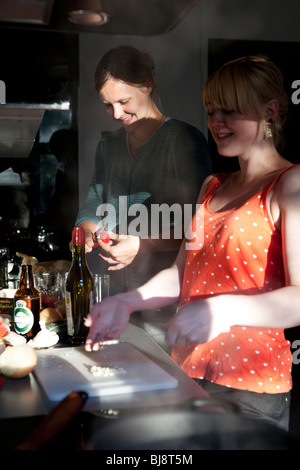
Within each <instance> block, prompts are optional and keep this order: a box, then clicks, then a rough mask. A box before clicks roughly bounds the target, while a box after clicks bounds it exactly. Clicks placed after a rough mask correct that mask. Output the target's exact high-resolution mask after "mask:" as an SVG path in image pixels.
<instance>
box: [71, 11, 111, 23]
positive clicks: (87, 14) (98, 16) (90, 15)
mask: <svg viewBox="0 0 300 470" xmlns="http://www.w3.org/2000/svg"><path fill="white" fill-rule="evenodd" d="M110 19H111V15H109V14H108V13H106V12H104V11H100V10H85V9H84V10H73V11H70V12H69V13H68V20H69V21H70V22H71V23H75V24H79V25H83V26H99V25H103V24H106V23H108V22H109V21H110Z"/></svg>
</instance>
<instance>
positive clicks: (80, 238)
mask: <svg viewBox="0 0 300 470" xmlns="http://www.w3.org/2000/svg"><path fill="white" fill-rule="evenodd" d="M72 243H73V245H84V244H85V233H84V229H83V228H82V227H74V228H73V232H72Z"/></svg>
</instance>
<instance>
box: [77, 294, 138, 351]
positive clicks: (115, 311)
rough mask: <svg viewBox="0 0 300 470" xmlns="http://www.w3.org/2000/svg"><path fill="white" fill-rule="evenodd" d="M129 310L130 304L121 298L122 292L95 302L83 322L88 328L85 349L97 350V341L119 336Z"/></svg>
mask: <svg viewBox="0 0 300 470" xmlns="http://www.w3.org/2000/svg"><path fill="white" fill-rule="evenodd" d="M131 312H132V309H131V307H130V304H129V302H126V301H124V300H123V299H122V294H117V295H114V296H112V297H106V298H105V299H103V300H102V301H101V302H99V303H97V304H95V305H94V306H93V307H92V309H91V311H90V313H89V315H88V317H87V319H86V321H85V323H84V324H85V326H87V327H88V328H90V331H89V334H88V337H87V340H86V343H85V349H86V351H97V350H98V349H99V348H100V345H99V342H101V341H106V340H111V339H117V338H119V337H120V335H121V333H123V331H124V330H125V328H126V326H127V323H128V321H129V318H130V314H131Z"/></svg>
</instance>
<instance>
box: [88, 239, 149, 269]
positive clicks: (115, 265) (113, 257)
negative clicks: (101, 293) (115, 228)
mask: <svg viewBox="0 0 300 470" xmlns="http://www.w3.org/2000/svg"><path fill="white" fill-rule="evenodd" d="M109 237H110V240H111V241H110V243H109V244H108V243H105V242H103V241H101V240H100V239H98V240H97V242H98V244H99V247H101V250H102V251H101V252H100V253H99V256H101V258H102V259H104V261H106V262H107V263H108V264H110V265H111V266H110V267H109V268H108V270H109V271H117V270H120V269H123V268H125V266H128V265H129V264H130V263H132V261H133V260H134V258H135V257H136V255H137V253H138V251H139V248H140V239H139V237H137V236H134V235H117V234H115V233H112V232H109Z"/></svg>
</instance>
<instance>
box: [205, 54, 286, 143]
mask: <svg viewBox="0 0 300 470" xmlns="http://www.w3.org/2000/svg"><path fill="white" fill-rule="evenodd" d="M272 99H276V100H277V101H278V103H279V113H278V116H277V118H276V119H275V121H274V123H273V125H272V131H273V138H274V144H275V145H276V147H279V146H280V145H281V144H282V142H283V135H282V134H283V126H284V123H285V120H286V116H287V111H288V96H287V94H286V91H285V89H284V84H283V77H282V73H281V71H280V69H279V68H278V67H277V66H276V65H275V64H274V63H273V62H272V61H271V60H269V59H268V58H267V57H263V56H248V57H241V58H238V59H235V60H232V61H230V62H227V63H226V64H224V65H223V66H222V67H220V68H219V69H218V70H217V71H216V72H214V73H213V74H212V75H211V76H210V77H209V78H208V80H207V82H206V84H205V87H204V90H203V102H204V105H205V107H206V108H207V106H209V105H212V106H215V107H217V108H221V109H226V110H228V111H237V112H239V113H241V114H247V113H248V112H249V111H254V112H256V114H257V116H258V117H261V118H263V116H262V112H263V106H264V105H265V104H266V103H268V101H270V100H272Z"/></svg>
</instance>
